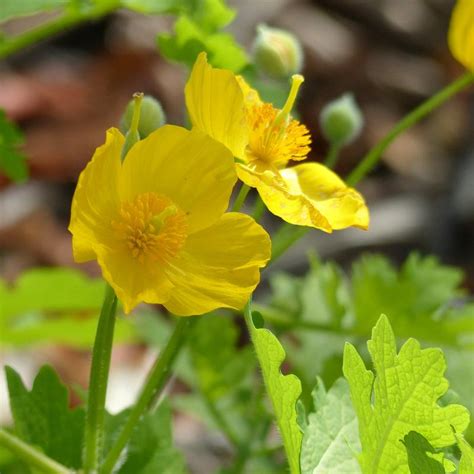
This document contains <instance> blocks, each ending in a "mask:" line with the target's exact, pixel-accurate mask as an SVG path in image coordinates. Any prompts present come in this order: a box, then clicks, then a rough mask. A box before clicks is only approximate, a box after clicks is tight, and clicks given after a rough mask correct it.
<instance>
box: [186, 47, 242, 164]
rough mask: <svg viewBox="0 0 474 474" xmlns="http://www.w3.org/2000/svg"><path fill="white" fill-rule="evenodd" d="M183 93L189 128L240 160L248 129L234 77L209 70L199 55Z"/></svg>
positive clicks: (226, 73) (209, 67)
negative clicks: (223, 147) (226, 149)
mask: <svg viewBox="0 0 474 474" xmlns="http://www.w3.org/2000/svg"><path fill="white" fill-rule="evenodd" d="M185 94H186V106H187V108H188V113H189V116H190V118H191V123H192V124H193V126H194V127H196V128H198V129H200V130H202V131H204V132H206V133H207V134H208V135H210V136H211V137H212V138H214V139H216V140H217V141H218V142H221V143H223V144H224V145H225V146H226V147H227V148H229V150H230V151H231V152H232V153H233V155H234V156H236V157H238V158H243V156H244V152H245V147H246V146H247V143H248V130H247V122H246V120H245V109H244V99H243V94H242V91H241V89H240V86H239V84H238V82H237V79H236V77H235V76H234V74H233V73H232V72H230V71H226V70H224V69H216V68H213V67H212V66H210V65H209V64H208V62H207V58H206V54H205V53H201V54H200V55H199V56H198V58H197V60H196V63H195V64H194V67H193V70H192V72H191V76H190V78H189V81H188V83H187V84H186V89H185Z"/></svg>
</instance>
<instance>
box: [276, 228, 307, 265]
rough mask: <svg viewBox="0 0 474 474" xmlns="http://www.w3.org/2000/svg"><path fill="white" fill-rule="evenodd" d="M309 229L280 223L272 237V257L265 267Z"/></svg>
mask: <svg viewBox="0 0 474 474" xmlns="http://www.w3.org/2000/svg"><path fill="white" fill-rule="evenodd" d="M310 229H311V228H310V227H303V226H294V225H292V224H288V223H287V222H285V223H284V224H282V225H281V226H280V228H279V229H278V230H277V232H276V234H275V236H274V237H273V239H272V240H273V243H272V258H271V260H270V262H269V264H268V265H267V267H268V266H269V265H271V264H272V263H274V262H275V261H276V260H278V259H279V258H280V257H281V256H282V255H283V254H284V253H285V252H286V251H287V250H288V249H289V248H290V247H291V246H292V245H293V244H294V243H295V242H296V241H297V240H299V239H300V238H301V237H303V236H304V235H306V234H307V233H308V232H309V231H310Z"/></svg>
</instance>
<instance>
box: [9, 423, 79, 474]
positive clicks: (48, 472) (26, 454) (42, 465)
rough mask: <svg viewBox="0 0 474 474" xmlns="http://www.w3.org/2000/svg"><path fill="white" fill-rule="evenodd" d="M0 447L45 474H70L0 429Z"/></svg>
mask: <svg viewBox="0 0 474 474" xmlns="http://www.w3.org/2000/svg"><path fill="white" fill-rule="evenodd" d="M0 445H1V446H4V447H5V448H7V449H8V450H9V451H11V452H12V453H14V454H16V455H17V456H18V457H19V458H20V459H21V460H23V461H24V462H25V463H27V464H28V465H29V466H31V467H34V468H36V469H37V470H39V471H40V472H42V473H45V474H71V472H72V471H71V470H70V469H68V468H67V467H65V466H63V465H62V464H59V463H58V462H56V461H55V460H54V459H51V458H50V457H48V456H46V455H45V454H43V453H42V452H40V451H38V450H37V449H35V448H33V447H32V446H30V445H29V444H26V443H25V442H23V441H22V440H21V439H19V438H17V437H16V436H13V435H12V434H10V433H8V431H5V430H4V429H2V428H0Z"/></svg>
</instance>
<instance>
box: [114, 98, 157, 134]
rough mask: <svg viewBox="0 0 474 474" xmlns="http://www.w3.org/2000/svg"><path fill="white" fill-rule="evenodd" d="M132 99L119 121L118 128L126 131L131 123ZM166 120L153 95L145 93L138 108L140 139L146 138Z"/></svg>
mask: <svg viewBox="0 0 474 474" xmlns="http://www.w3.org/2000/svg"><path fill="white" fill-rule="evenodd" d="M133 110H134V101H133V100H131V101H130V102H129V103H128V105H127V108H126V109H125V113H124V114H123V115H122V119H121V121H120V130H121V131H122V132H123V133H126V132H127V131H128V130H129V129H130V126H131V124H132V118H133ZM165 121H166V117H165V113H164V112H163V107H161V104H160V103H159V102H158V101H157V100H156V99H155V98H153V97H151V96H149V95H146V96H144V97H143V100H142V103H141V110H140V120H139V122H138V133H139V134H140V139H142V140H143V139H144V138H146V137H147V136H148V135H150V133H151V132H154V131H155V130H156V129H157V128H160V127H161V126H163V125H164V123H165Z"/></svg>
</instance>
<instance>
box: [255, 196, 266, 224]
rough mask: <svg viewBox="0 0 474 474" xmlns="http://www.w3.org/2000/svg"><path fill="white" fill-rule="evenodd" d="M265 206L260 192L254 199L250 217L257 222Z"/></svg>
mask: <svg viewBox="0 0 474 474" xmlns="http://www.w3.org/2000/svg"><path fill="white" fill-rule="evenodd" d="M265 209H266V206H265V203H264V202H263V201H262V198H261V197H260V194H257V198H256V199H255V204H254V206H253V211H252V217H253V218H254V220H255V222H259V221H260V219H261V218H262V216H263V213H264V212H265Z"/></svg>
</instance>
